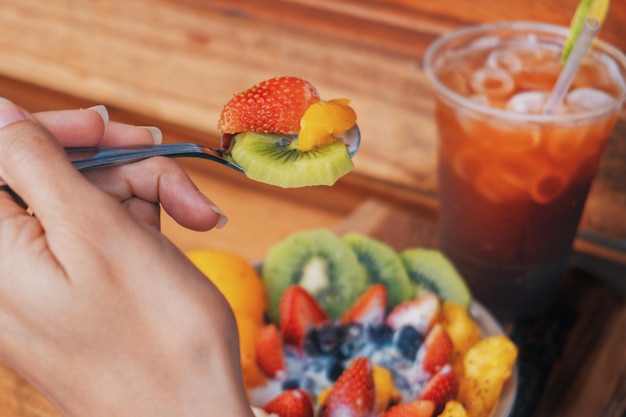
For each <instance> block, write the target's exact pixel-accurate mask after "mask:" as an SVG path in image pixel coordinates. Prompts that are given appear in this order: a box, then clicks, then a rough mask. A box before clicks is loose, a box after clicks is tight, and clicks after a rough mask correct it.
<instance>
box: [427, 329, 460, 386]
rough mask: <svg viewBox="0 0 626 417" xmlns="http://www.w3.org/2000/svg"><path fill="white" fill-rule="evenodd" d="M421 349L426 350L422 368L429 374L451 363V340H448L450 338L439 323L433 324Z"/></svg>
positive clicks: (452, 348)
mask: <svg viewBox="0 0 626 417" xmlns="http://www.w3.org/2000/svg"><path fill="white" fill-rule="evenodd" d="M423 348H424V349H425V350H426V354H425V355H424V362H423V367H424V370H425V371H427V372H430V373H431V374H434V373H435V372H437V371H438V370H440V369H441V368H443V366H444V365H446V364H448V363H451V361H452V353H453V351H454V346H453V345H452V339H450V336H449V335H448V333H447V332H446V331H445V330H444V329H443V326H442V325H441V324H440V323H437V324H435V325H434V326H433V328H432V330H431V331H430V332H429V333H428V336H426V340H425V341H424V345H423Z"/></svg>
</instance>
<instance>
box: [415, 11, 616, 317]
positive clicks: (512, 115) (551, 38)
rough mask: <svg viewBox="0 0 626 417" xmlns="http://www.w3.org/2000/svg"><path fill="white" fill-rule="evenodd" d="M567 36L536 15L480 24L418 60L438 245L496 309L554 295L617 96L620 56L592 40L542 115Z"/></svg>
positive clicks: (533, 304) (519, 308) (526, 308)
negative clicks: (429, 95)
mask: <svg viewBox="0 0 626 417" xmlns="http://www.w3.org/2000/svg"><path fill="white" fill-rule="evenodd" d="M566 35H567V28H564V27H558V26H552V25H547V24H540V23H531V22H504V23H492V24H485V25H478V26H472V27H467V28H464V29H460V30H457V31H454V32H452V33H449V34H447V35H445V36H443V37H441V38H439V39H438V40H436V41H435V42H434V43H433V44H432V45H431V46H430V47H429V48H428V50H427V52H426V55H425V58H424V70H425V73H426V75H427V77H428V80H429V82H430V84H431V87H432V90H433V93H434V97H435V102H436V119H437V125H438V130H439V146H438V194H439V199H440V217H439V224H438V230H439V240H440V245H441V249H442V250H443V251H444V253H445V254H446V255H447V256H448V257H449V258H450V259H451V260H452V261H453V262H454V263H455V265H456V266H457V268H458V269H459V271H460V272H461V274H462V275H463V276H464V277H465V279H466V280H467V281H468V284H469V286H470V288H471V290H472V292H473V294H474V296H475V298H477V299H478V300H480V301H481V302H482V303H483V304H485V305H486V306H487V308H489V309H490V310H491V311H492V312H494V314H495V315H496V316H497V317H499V318H501V319H514V318H519V317H525V316H536V315H540V314H542V313H545V312H546V311H547V310H548V309H549V308H550V307H551V306H552V305H553V303H554V301H555V298H556V296H557V295H558V289H559V284H560V282H561V278H562V277H563V275H564V272H565V270H566V267H567V265H568V261H569V257H570V253H571V251H572V243H573V240H574V238H575V236H576V232H577V228H578V224H579V221H580V217H581V213H582V211H583V206H584V203H585V200H586V198H587V194H588V192H589V188H590V186H591V183H592V180H593V177H594V175H595V173H596V171H597V168H598V164H599V161H600V159H601V156H602V152H603V150H604V147H605V144H606V141H607V139H608V138H609V136H610V135H611V132H612V130H613V127H614V125H615V122H616V120H617V116H618V112H619V110H620V108H621V106H622V103H623V101H624V99H625V97H626V92H625V90H626V82H625V81H624V80H625V79H626V57H625V56H624V54H623V53H622V52H621V51H619V50H617V49H616V48H614V47H612V46H610V45H608V44H607V43H605V42H602V41H599V40H596V41H594V43H593V45H592V48H591V50H590V52H589V54H588V55H587V56H586V57H585V59H584V61H583V65H582V67H581V69H580V71H579V73H578V76H577V77H576V79H575V80H574V82H573V85H572V90H577V91H576V93H575V94H572V95H571V96H567V97H566V98H565V102H564V104H563V106H560V107H559V108H557V109H555V110H554V111H553V112H552V113H551V114H543V112H542V109H543V104H544V102H545V99H546V98H547V96H548V95H549V93H550V88H552V86H553V85H554V82H555V81H556V78H557V77H558V74H559V69H560V67H559V66H558V64H557V62H558V58H556V57H557V56H558V54H560V49H561V47H562V44H563V42H564V40H565V37H566ZM472 57H475V58H476V59H475V61H472V63H471V64H470V63H469V61H471V60H472V59H473V58H472ZM494 68H495V69H496V71H494ZM485 69H487V70H485ZM500 70H504V71H505V72H506V73H508V74H509V75H510V76H511V78H512V79H513V81H514V86H513V87H511V85H510V83H509V81H508V78H507V77H506V76H504V75H503V74H502V71H500ZM492 74H493V75H492ZM490 76H492V79H489V77H490ZM485 79H486V81H485ZM483 87H484V88H483ZM585 88H590V90H585ZM527 89H530V90H527ZM512 96H515V99H512V98H511V97H512ZM581 97H582V99H581Z"/></svg>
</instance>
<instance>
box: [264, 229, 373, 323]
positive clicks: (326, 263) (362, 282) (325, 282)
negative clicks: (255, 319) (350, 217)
mask: <svg viewBox="0 0 626 417" xmlns="http://www.w3.org/2000/svg"><path fill="white" fill-rule="evenodd" d="M261 275H262V277H263V282H264V284H265V288H266V291H267V297H268V315H269V318H270V320H272V321H274V322H276V323H278V320H279V316H280V313H279V301H280V297H281V295H282V293H283V291H284V290H285V288H287V287H288V286H290V285H294V284H298V285H301V286H303V287H304V288H305V289H306V290H307V291H309V292H310V293H311V294H312V295H313V296H314V297H315V298H316V299H317V301H318V303H319V304H320V306H321V307H322V308H323V309H324V310H325V311H326V313H328V315H329V316H330V317H331V318H333V319H336V318H338V317H339V316H340V315H341V314H342V313H343V312H344V311H345V310H346V309H347V308H348V307H350V306H351V305H352V304H353V303H354V301H356V299H357V298H358V297H359V295H361V294H362V293H363V292H364V291H365V289H366V287H367V285H368V281H367V274H366V273H365V270H364V269H363V267H362V266H361V264H359V261H358V259H357V257H356V255H355V254H354V252H353V251H352V249H350V247H349V246H348V245H346V244H345V243H344V242H343V241H342V240H341V239H340V238H339V237H338V236H336V235H335V234H333V233H332V232H330V231H329V230H326V229H313V230H307V231H304V232H298V233H294V234H292V235H289V236H288V237H286V238H285V239H283V240H281V241H280V242H278V243H277V244H275V245H274V246H272V247H271V248H270V250H269V251H268V253H267V256H266V258H265V261H264V262H263V268H262V271H261Z"/></svg>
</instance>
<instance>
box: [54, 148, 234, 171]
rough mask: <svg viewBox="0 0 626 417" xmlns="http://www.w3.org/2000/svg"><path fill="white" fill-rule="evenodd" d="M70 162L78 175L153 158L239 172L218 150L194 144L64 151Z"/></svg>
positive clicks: (71, 149)
mask: <svg viewBox="0 0 626 417" xmlns="http://www.w3.org/2000/svg"><path fill="white" fill-rule="evenodd" d="M65 152H66V153H67V155H68V157H69V159H70V161H71V162H72V164H73V165H74V167H75V168H76V169H78V170H79V171H83V170H87V169H92V168H98V167H104V166H111V165H119V164H124V163H129V162H135V161H139V160H142V159H146V158H151V157H154V156H167V157H170V158H177V157H200V158H204V159H209V160H212V161H215V162H219V163H221V164H223V165H226V166H228V167H230V168H233V169H235V170H237V171H241V168H240V167H239V166H237V165H235V164H233V163H232V162H230V161H228V160H226V159H225V158H224V156H223V152H222V150H220V149H213V148H209V147H206V146H202V145H198V144H196V143H167V144H161V145H138V146H117V147H104V148H65Z"/></svg>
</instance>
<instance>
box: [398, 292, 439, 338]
mask: <svg viewBox="0 0 626 417" xmlns="http://www.w3.org/2000/svg"><path fill="white" fill-rule="evenodd" d="M440 310H441V302H440V301H439V298H438V297H437V296H436V295H434V294H426V295H424V296H422V297H420V298H416V299H415V300H411V301H405V302H404V303H401V304H398V305H397V306H396V307H395V308H394V309H393V310H391V312H390V313H389V315H388V316H387V324H388V325H389V326H390V327H392V328H393V329H395V330H399V329H401V328H402V327H404V326H413V327H414V328H415V329H416V330H417V331H418V332H420V333H421V334H426V333H428V331H429V330H430V329H431V327H432V326H433V325H434V323H435V322H436V321H437V320H438V318H439V311H440Z"/></svg>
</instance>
